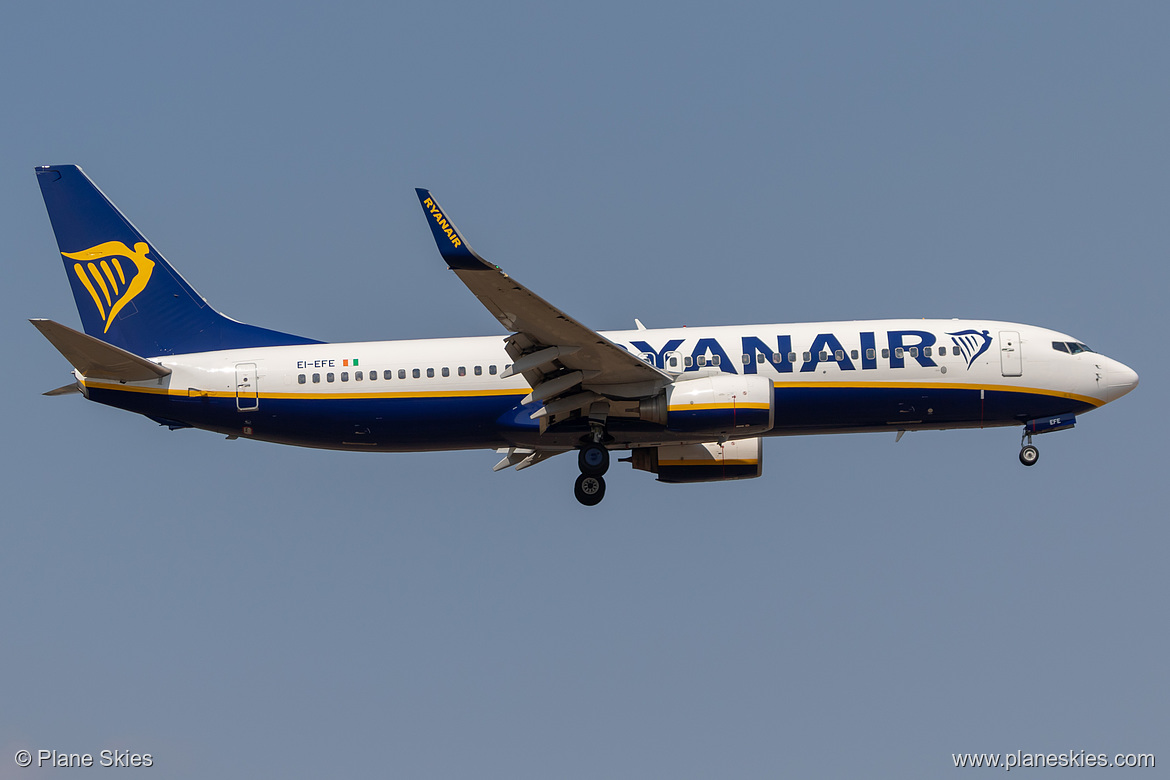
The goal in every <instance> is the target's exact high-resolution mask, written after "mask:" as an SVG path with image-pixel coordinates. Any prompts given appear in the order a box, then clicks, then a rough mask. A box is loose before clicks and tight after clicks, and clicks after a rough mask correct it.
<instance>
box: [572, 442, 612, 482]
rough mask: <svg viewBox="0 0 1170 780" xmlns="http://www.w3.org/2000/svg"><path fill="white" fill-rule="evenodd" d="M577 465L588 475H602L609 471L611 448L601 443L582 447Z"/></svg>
mask: <svg viewBox="0 0 1170 780" xmlns="http://www.w3.org/2000/svg"><path fill="white" fill-rule="evenodd" d="M577 466H578V467H579V468H580V469H581V473H582V474H585V475H586V476H590V477H600V476H601V475H602V474H604V473H605V472H607V471H609V450H607V449H606V448H605V447H602V446H601V445H600V444H590V445H588V446H585V447H582V448H581V449H580V451H579V452H578V453H577Z"/></svg>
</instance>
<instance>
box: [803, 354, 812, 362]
mask: <svg viewBox="0 0 1170 780" xmlns="http://www.w3.org/2000/svg"><path fill="white" fill-rule="evenodd" d="M810 360H812V353H811V352H805V353H804V362H805V363H808V362H809V361H810Z"/></svg>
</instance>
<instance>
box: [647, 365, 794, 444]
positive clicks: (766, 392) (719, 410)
mask: <svg viewBox="0 0 1170 780" xmlns="http://www.w3.org/2000/svg"><path fill="white" fill-rule="evenodd" d="M639 416H640V417H641V419H643V420H646V421H647V422H653V423H657V424H658V425H663V426H665V427H666V429H667V430H669V431H671V432H674V433H704V434H712V435H713V436H743V435H745V434H751V433H766V432H767V431H770V430H771V429H772V424H773V421H774V419H775V400H774V396H773V393H772V380H771V379H768V378H767V377H763V376H739V375H737V374H719V375H717V376H708V377H700V378H698V379H687V380H683V381H679V382H675V383H674V384H672V385H669V386H668V387H667V388H666V390H665V392H663V393H662V394H661V395H658V396H655V397H654V398H649V399H646V400H643V401H642V402H641V403H640V404H639Z"/></svg>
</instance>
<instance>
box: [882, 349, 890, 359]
mask: <svg viewBox="0 0 1170 780" xmlns="http://www.w3.org/2000/svg"><path fill="white" fill-rule="evenodd" d="M889 356H890V350H888V349H883V350H882V357H883V358H888V357H889Z"/></svg>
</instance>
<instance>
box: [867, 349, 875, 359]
mask: <svg viewBox="0 0 1170 780" xmlns="http://www.w3.org/2000/svg"><path fill="white" fill-rule="evenodd" d="M865 359H866V360H876V359H877V350H875V349H873V348H872V347H871V348H869V349H867V350H866V351H865Z"/></svg>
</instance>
